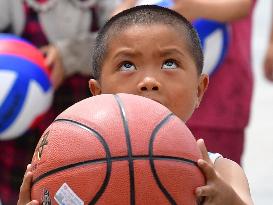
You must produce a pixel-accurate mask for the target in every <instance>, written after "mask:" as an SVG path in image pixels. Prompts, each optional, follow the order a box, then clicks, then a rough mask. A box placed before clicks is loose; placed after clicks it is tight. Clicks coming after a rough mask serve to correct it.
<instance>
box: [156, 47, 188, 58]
mask: <svg viewBox="0 0 273 205" xmlns="http://www.w3.org/2000/svg"><path fill="white" fill-rule="evenodd" d="M174 53H175V54H179V55H181V56H185V53H184V52H182V51H180V49H177V48H164V49H162V51H160V56H161V57H164V56H166V55H171V54H174Z"/></svg>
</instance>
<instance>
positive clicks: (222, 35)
mask: <svg viewBox="0 0 273 205" xmlns="http://www.w3.org/2000/svg"><path fill="white" fill-rule="evenodd" d="M137 4H138V5H145V4H155V5H158V6H162V7H167V8H168V7H172V6H173V5H174V3H173V0H138V3H137ZM192 25H193V27H194V28H195V30H196V31H197V33H198V36H199V38H200V43H201V45H202V50H203V53H204V68H203V72H204V73H206V74H209V75H213V73H215V71H217V70H218V68H219V65H221V63H222V62H223V60H224V58H225V56H226V54H227V51H228V47H229V43H230V31H229V29H230V28H229V26H228V25H227V24H226V23H222V22H217V21H213V20H207V19H202V18H201V19H196V20H194V21H193V22H192Z"/></svg>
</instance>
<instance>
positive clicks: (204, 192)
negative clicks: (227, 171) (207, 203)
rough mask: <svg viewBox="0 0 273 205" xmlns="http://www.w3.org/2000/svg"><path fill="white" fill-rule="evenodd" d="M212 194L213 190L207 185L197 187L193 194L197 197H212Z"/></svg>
mask: <svg viewBox="0 0 273 205" xmlns="http://www.w3.org/2000/svg"><path fill="white" fill-rule="evenodd" d="M214 194H215V193H214V190H213V189H212V188H211V187H210V186H208V185H206V186H202V187H198V188H196V190H195V195H196V196H197V197H208V196H209V197H212V196H213V195H214Z"/></svg>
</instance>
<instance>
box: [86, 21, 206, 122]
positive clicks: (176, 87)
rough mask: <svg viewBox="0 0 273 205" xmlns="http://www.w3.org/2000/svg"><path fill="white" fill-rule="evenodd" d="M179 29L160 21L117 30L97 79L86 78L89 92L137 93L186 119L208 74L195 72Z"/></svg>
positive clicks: (202, 92)
mask: <svg viewBox="0 0 273 205" xmlns="http://www.w3.org/2000/svg"><path fill="white" fill-rule="evenodd" d="M181 33H182V32H178V31H177V30H176V29H174V28H172V27H171V26H166V25H161V24H158V25H148V26H147V25H135V26H130V27H128V28H126V29H125V30H122V31H121V32H118V33H117V35H115V36H114V37H112V38H111V39H110V40H109V42H108V49H107V51H108V52H107V55H106V56H105V59H104V63H103V66H102V71H101V78H100V80H99V81H96V80H94V79H91V80H90V81H89V87H90V90H91V92H92V94H93V95H98V94H103V93H130V94H135V95H141V96H144V97H147V98H150V99H153V100H155V101H157V102H159V103H161V104H163V105H165V106H166V107H168V108H169V109H170V110H171V111H172V112H173V113H174V114H175V115H177V116H178V117H180V118H181V119H182V120H183V121H186V120H188V118H189V117H190V116H191V114H192V113H193V111H194V109H195V108H196V107H198V105H199V103H200V101H201V98H202V96H203V94H204V92H205V89H206V87H207V85H208V77H207V75H201V76H200V75H198V74H197V68H196V66H195V63H194V61H193V57H192V56H191V55H190V53H189V51H188V49H187V44H186V40H185V39H186V38H185V37H183V36H182V35H181Z"/></svg>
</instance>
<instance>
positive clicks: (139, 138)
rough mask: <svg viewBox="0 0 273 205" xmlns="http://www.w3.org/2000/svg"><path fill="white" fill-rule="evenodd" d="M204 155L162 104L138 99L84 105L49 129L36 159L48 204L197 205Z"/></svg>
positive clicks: (37, 181)
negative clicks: (196, 192) (197, 192)
mask: <svg viewBox="0 0 273 205" xmlns="http://www.w3.org/2000/svg"><path fill="white" fill-rule="evenodd" d="M199 158H201V152H200V150H199V149H198V147H197V144H196V141H195V138H194V137H193V135H192V134H191V132H190V131H189V129H188V128H187V127H186V125H185V124H184V123H183V122H182V121H181V120H180V119H179V118H178V117H176V116H175V115H174V114H173V113H171V111H169V110H168V109H167V108H166V107H164V106H163V105H161V104H159V103H157V102H155V101H153V100H150V99H148V98H144V97H141V96H136V95H131V94H116V95H112V94H102V95H98V96H94V97H90V98H87V99H85V100H82V101H80V102H78V103H76V104H74V105H72V106H71V107H69V108H68V109H66V110H65V111H64V112H63V113H61V114H60V115H59V116H58V117H57V118H56V119H55V121H54V122H53V123H52V124H51V125H50V126H49V127H48V128H47V130H46V131H45V132H44V134H43V135H42V137H41V139H40V141H39V142H38V144H37V147H36V150H35V152H34V155H33V158H32V170H31V171H32V172H33V183H32V184H33V186H32V190H31V198H32V199H36V200H38V201H39V202H40V203H43V204H53V205H55V204H66V205H67V204H98V205H132V204H136V205H145V204H146V205H160V204H162V205H165V204H178V205H179V204H181V205H197V199H196V197H195V189H196V188H197V187H199V186H203V185H204V183H205V180H204V176H203V174H202V172H201V170H200V169H199V168H198V166H197V160H198V159H199Z"/></svg>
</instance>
